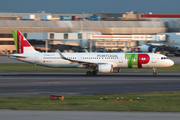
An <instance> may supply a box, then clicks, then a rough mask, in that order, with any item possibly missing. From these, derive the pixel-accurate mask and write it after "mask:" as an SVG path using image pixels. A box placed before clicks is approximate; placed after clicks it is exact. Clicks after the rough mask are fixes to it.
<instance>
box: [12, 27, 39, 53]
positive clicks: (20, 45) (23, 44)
mask: <svg viewBox="0 0 180 120" xmlns="http://www.w3.org/2000/svg"><path fill="white" fill-rule="evenodd" d="M12 34H13V38H14V43H15V46H16V50H17V53H34V52H37V51H36V50H35V49H34V48H33V47H32V46H31V44H30V43H29V42H28V41H27V40H26V38H25V37H24V36H23V35H22V33H21V32H20V31H18V30H12Z"/></svg>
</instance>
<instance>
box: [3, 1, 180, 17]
mask: <svg viewBox="0 0 180 120" xmlns="http://www.w3.org/2000/svg"><path fill="white" fill-rule="evenodd" d="M37 11H45V12H46V13H52V12H59V13H82V12H84V13H92V14H93V13H99V12H106V13H118V12H120V13H123V12H126V11H138V12H139V13H149V12H152V13H154V14H180V0H1V2H0V12H14V13H36V12H37Z"/></svg>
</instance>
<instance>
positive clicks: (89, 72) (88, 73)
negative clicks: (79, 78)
mask: <svg viewBox="0 0 180 120" xmlns="http://www.w3.org/2000/svg"><path fill="white" fill-rule="evenodd" d="M86 75H87V76H91V75H93V76H96V75H97V71H95V70H94V71H92V72H91V71H87V72H86Z"/></svg>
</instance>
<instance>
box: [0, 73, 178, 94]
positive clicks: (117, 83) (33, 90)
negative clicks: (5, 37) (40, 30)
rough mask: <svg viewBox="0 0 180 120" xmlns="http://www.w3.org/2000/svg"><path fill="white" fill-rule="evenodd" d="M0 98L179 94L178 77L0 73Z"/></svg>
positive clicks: (129, 74) (120, 74) (134, 74)
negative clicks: (165, 92) (161, 92)
mask: <svg viewBox="0 0 180 120" xmlns="http://www.w3.org/2000/svg"><path fill="white" fill-rule="evenodd" d="M0 83H1V84H0V97H23V96H49V95H51V94H55V95H65V96H66V95H94V94H114V93H132V92H156V91H180V75H179V73H178V72H177V73H168V72H166V73H165V72H164V73H158V75H157V76H153V75H152V73H114V74H100V73H99V74H98V75H97V76H86V75H85V73H84V72H76V73H64V72H61V73H0Z"/></svg>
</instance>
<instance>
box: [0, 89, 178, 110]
mask: <svg viewBox="0 0 180 120" xmlns="http://www.w3.org/2000/svg"><path fill="white" fill-rule="evenodd" d="M117 96H118V97H119V98H120V97H122V96H123V97H124V99H135V100H134V101H107V100H100V97H103V98H105V97H108V99H116V98H117ZM137 96H139V98H140V100H137V99H136V98H137ZM179 101H180V92H174V91H173V92H153V93H127V94H114V95H93V96H65V100H64V101H61V100H50V97H15V98H0V109H16V110H80V111H83V110H85V111H152V112H180V102H179Z"/></svg>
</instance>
